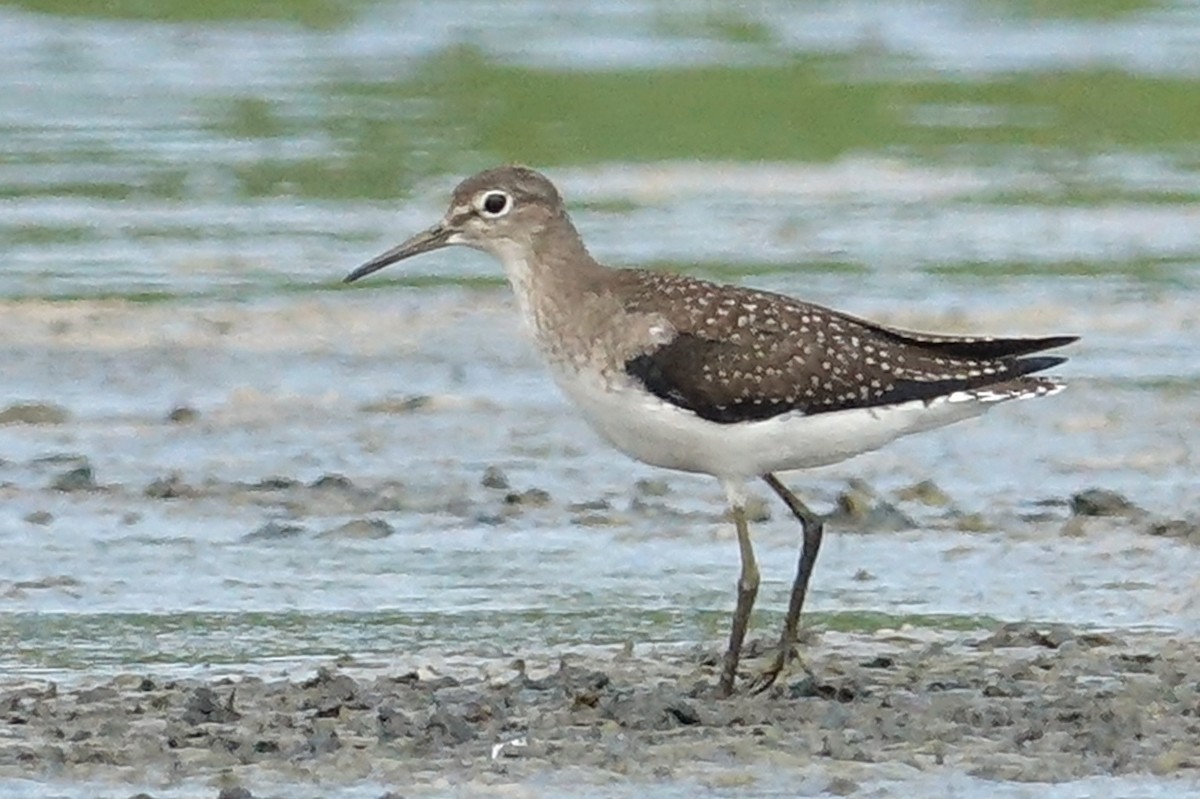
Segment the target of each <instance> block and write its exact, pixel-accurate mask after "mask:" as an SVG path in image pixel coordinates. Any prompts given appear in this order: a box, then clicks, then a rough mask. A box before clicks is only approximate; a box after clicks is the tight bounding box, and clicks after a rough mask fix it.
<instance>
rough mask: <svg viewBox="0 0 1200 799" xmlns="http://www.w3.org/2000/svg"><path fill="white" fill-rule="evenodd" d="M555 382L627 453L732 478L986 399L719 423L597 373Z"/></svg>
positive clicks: (860, 444) (793, 463) (858, 444)
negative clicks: (611, 382)
mask: <svg viewBox="0 0 1200 799" xmlns="http://www.w3.org/2000/svg"><path fill="white" fill-rule="evenodd" d="M555 380H556V382H557V383H558V384H559V386H560V387H561V388H562V390H563V392H564V393H565V394H566V395H567V396H568V398H570V399H571V400H572V401H573V402H574V403H575V404H576V405H577V406H578V407H579V409H580V410H581V411H582V412H583V416H584V418H585V419H586V420H587V421H588V423H589V424H590V425H591V427H592V428H593V429H595V430H596V432H598V433H599V434H600V435H601V436H603V437H604V438H605V439H606V440H607V441H608V442H610V443H611V444H612V445H613V446H615V447H617V448H618V449H620V450H621V451H623V452H625V453H626V454H627V455H630V456H631V457H633V458H636V459H637V460H640V461H643V462H645V463H649V464H651V465H653V466H661V467H664V468H667V469H678V470H681V471H687V472H702V473H705V474H711V475H715V476H717V477H720V478H730V479H744V478H750V477H756V476H759V475H762V474H766V473H768V472H777V471H788V470H791V469H807V468H812V467H816V466H826V465H829V464H832V463H838V462H840V461H843V460H846V459H847V458H851V457H853V456H855V455H858V454H860V453H863V452H869V451H870V450H873V449H877V448H879V447H881V446H883V445H884V444H887V443H888V442H890V441H892V440H894V439H896V438H898V437H900V436H903V435H907V434H909V433H915V432H919V431H921V430H928V429H931V428H934V427H940V426H942V425H946V424H951V423H952V422H956V421H959V420H961V419H966V418H969V417H972V416H976V415H978V414H980V413H982V412H983V411H984V410H985V409H986V408H987V404H988V403H985V402H981V401H978V400H973V399H963V398H959V399H958V401H954V402H951V401H948V400H946V399H938V400H935V401H934V402H932V403H930V404H926V403H924V402H922V401H919V400H918V401H914V402H907V403H903V404H900V405H895V406H888V407H882V408H871V409H852V410H845V411H835V412H831V413H821V414H815V415H811V416H806V415H803V414H800V413H789V414H783V415H781V416H777V417H774V418H771V419H764V420H762V421H754V422H736V423H732V424H720V423H717V422H711V421H708V420H705V419H702V418H700V417H699V416H697V415H696V414H694V413H691V412H690V411H686V410H683V409H681V408H679V407H677V406H675V405H672V404H671V403H668V402H665V401H663V400H660V399H658V398H657V397H655V396H653V395H651V394H648V393H646V392H644V391H640V390H638V389H636V388H634V387H632V386H616V387H614V386H611V385H605V384H604V383H602V382H601V381H600V379H599V376H598V375H597V376H596V377H595V378H591V377H589V376H588V375H585V374H582V373H580V372H575V371H567V370H563V371H559V370H555Z"/></svg>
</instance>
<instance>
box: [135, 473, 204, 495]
mask: <svg viewBox="0 0 1200 799" xmlns="http://www.w3.org/2000/svg"><path fill="white" fill-rule="evenodd" d="M142 493H143V494H145V496H146V497H148V498H149V499H179V498H182V497H194V496H196V489H194V488H192V487H191V486H190V485H188V484H187V483H185V482H184V481H183V477H182V476H181V475H180V474H179V473H178V472H172V473H171V474H168V475H166V476H164V477H158V478H156V479H154V480H153V481H151V483H150V485H148V486H146V490H145V491H143V492H142Z"/></svg>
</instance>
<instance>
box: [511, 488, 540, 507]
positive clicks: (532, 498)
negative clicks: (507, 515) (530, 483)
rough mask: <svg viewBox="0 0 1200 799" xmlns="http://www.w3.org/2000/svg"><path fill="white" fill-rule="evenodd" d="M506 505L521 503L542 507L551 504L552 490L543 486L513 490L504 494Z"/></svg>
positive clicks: (524, 505)
mask: <svg viewBox="0 0 1200 799" xmlns="http://www.w3.org/2000/svg"><path fill="white" fill-rule="evenodd" d="M504 504H505V505H519V506H521V507H526V508H541V507H545V506H546V505H549V504H550V492H549V491H546V490H545V489H542V488H531V489H529V490H528V491H512V492H510V493H508V494H505V495H504Z"/></svg>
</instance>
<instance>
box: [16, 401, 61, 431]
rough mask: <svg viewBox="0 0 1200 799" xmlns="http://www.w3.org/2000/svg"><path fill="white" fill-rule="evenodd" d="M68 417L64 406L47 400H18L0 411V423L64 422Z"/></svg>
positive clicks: (33, 423) (34, 423)
mask: <svg viewBox="0 0 1200 799" xmlns="http://www.w3.org/2000/svg"><path fill="white" fill-rule="evenodd" d="M70 419H71V414H70V413H68V412H67V410H66V408H62V407H60V406H58V405H54V404H52V403H49V402H19V403H15V404H13V405H9V406H8V407H7V408H5V409H4V410H2V411H0V425H6V424H30V425H39V424H64V423H65V422H67V421H69V420H70Z"/></svg>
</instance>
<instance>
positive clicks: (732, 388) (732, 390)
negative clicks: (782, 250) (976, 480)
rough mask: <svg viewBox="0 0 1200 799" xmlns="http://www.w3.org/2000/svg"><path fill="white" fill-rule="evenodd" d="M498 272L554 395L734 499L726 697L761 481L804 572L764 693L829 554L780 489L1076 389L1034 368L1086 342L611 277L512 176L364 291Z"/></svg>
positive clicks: (638, 451)
mask: <svg viewBox="0 0 1200 799" xmlns="http://www.w3.org/2000/svg"><path fill="white" fill-rule="evenodd" d="M455 244H459V245H464V246H467V247H472V248H474V249H477V250H483V251H484V252H488V253H491V254H492V255H494V256H495V257H496V258H497V259H499V261H500V262H501V264H503V266H504V272H505V274H506V275H507V277H508V281H509V283H511V284H512V287H513V290H514V292H515V293H516V297H517V304H518V306H519V307H520V312H521V316H522V317H523V318H524V320H525V321H526V322H527V323H528V326H529V328H530V329H531V332H532V335H533V339H534V341H535V342H536V346H537V348H538V350H540V351H541V354H542V356H543V357H544V358H545V360H546V362H547V364H549V366H550V370H551V372H552V373H553V375H554V379H555V381H556V382H557V383H558V385H559V386H560V387H561V389H562V390H563V392H564V393H565V394H566V395H567V397H569V398H570V399H571V401H573V402H574V403H575V404H576V405H577V406H578V407H579V409H580V410H581V411H582V412H583V415H584V417H585V418H586V419H587V421H588V422H589V423H590V424H591V426H592V427H593V428H594V429H595V430H596V431H597V432H598V433H599V434H600V435H601V436H602V437H604V438H605V439H607V440H608V441H609V443H611V444H612V445H613V446H615V447H617V449H620V450H621V451H623V452H625V453H626V454H628V455H630V456H632V457H634V458H636V459H638V460H640V461H643V462H645V463H649V464H652V465H654V466H661V467H664V468H667V469H678V470H682V471H687V472H699V473H702V474H711V475H713V476H714V477H716V478H717V479H718V480H720V481H721V485H722V486H723V487H724V489H725V495H726V497H727V499H728V501H729V506H730V509H731V515H732V517H733V521H734V525H735V527H736V529H737V540H738V547H739V549H740V551H741V566H742V567H741V574H740V576H739V578H738V582H737V605H736V609H735V611H734V616H733V626H732V629H731V631H730V635H729V646H728V648H727V649H726V652H725V657H724V659H723V661H722V664H721V674H720V678H719V682H718V684H717V689H718V693H719V694H720V695H722V696H727V695H729V694H730V693H731V692H732V690H733V685H734V679H735V677H736V675H737V667H738V658H739V655H740V653H741V648H742V641H743V639H744V638H745V635H746V626H747V623H748V622H749V619H750V611H751V608H752V607H753V605H754V598H755V596H756V595H757V593H758V582H759V575H758V565H757V563H756V561H755V557H754V549H753V546H752V545H751V542H750V532H749V528H748V526H747V523H746V512H745V505H746V484H747V483H748V482H749V481H750V480H752V479H755V478H759V479H762V480H763V481H764V482H766V484H767V485H768V486H770V487H771V490H772V491H774V492H775V493H776V494H778V495H779V497H780V498H781V499H782V500H783V502H784V503H785V504H786V505H787V506H788V509H789V510H790V511H791V512H792V514H793V515H794V516H795V517H796V518H797V519H798V520H799V522H800V525H801V528H802V530H803V543H802V545H801V548H800V563H799V568H798V569H797V573H796V579H795V581H794V582H793V584H792V592H791V599H790V601H789V603H788V609H787V616H786V618H785V622H784V626H783V634H782V636H781V637H780V642H779V649H778V651H777V652H776V654H775V657H774V658H773V661H772V663H771V664H770V665H769V666H768V668H767V669H766V670H765V671H763V672H762V673H761V674H759V675H758V676H757V677H756V678H755V680H754V681H753V683H752V685H751V689H752V690H756V691H761V690H765V689H766V688H768V687H769V686H771V685H772V684H773V683H774V682H775V679H776V678H777V677H778V675H779V674H780V672H781V671H782V670H783V669H784V666H785V664H786V663H787V660H788V658H789V657H790V656H791V654H792V650H793V648H794V646H795V643H796V633H797V628H798V626H799V621H800V610H801V608H802V607H803V605H804V596H805V593H806V592H807V590H808V581H809V577H810V575H811V574H812V569H813V564H814V563H815V562H816V559H817V551H818V550H819V548H820V546H821V535H822V520H821V517H820V516H818V515H817V514H816V513H814V512H813V511H811V510H810V509H809V508H808V507H807V506H806V505H805V504H804V503H803V502H801V501H800V500H799V499H798V498H797V497H796V496H795V495H794V494H793V493H792V492H791V491H789V490H788V489H787V488H786V487H785V486H784V485H783V483H781V482H780V481H779V479H778V478H777V477H776V476H775V473H776V472H785V471H789V470H792V469H806V468H810V467H815V466H824V465H828V464H831V463H837V462H839V461H842V460H845V459H847V458H850V457H852V456H854V455H857V454H859V453H862V452H867V451H869V450H873V449H876V448H878V447H881V446H883V445H884V444H886V443H888V442H889V441H892V440H893V439H895V438H898V437H900V436H903V435H907V434H909V433H915V432H918V431H922V430H930V429H932V428H935V427H941V426H942V425H946V424H950V423H951V422H957V421H959V420H961V419H966V418H969V417H972V416H975V415H977V414H980V413H982V412H983V411H985V410H986V409H987V408H989V407H990V406H992V405H994V404H996V403H998V402H1004V401H1006V400H1012V399H1024V398H1027V397H1041V396H1046V395H1049V394H1054V393H1056V392H1058V391H1060V390H1062V388H1063V384H1062V383H1060V382H1058V381H1057V380H1054V379H1052V378H1047V377H1033V376H1031V375H1032V374H1033V373H1034V372H1040V371H1042V370H1043V369H1048V368H1050V367H1053V366H1056V365H1058V364H1060V363H1062V362H1063V361H1064V360H1066V359H1065V358H1060V357H1055V356H1035V357H1027V356H1029V355H1030V354H1031V353H1036V352H1040V351H1042V350H1047V349H1052V348H1054V347H1060V346H1063V345H1065V344H1069V343H1070V342H1072V341H1074V340H1075V337H1074V336H1052V337H1046V338H992V337H967V336H942V335H928V334H924V333H915V332H911V331H907V330H899V329H896V328H892V327H887V326H884V325H880V324H875V323H874V322H869V321H866V320H864V319H859V318H856V317H853V316H850V315H848V314H844V313H839V312H837V311H833V310H830V309H828V308H824V307H821V306H819V305H813V304H811V303H807V302H803V301H801V300H797V299H793V298H791V297H787V296H784V295H781V294H774V293H771V292H767V291H757V290H755V289H750V288H743V287H741V286H728V285H720V284H716V283H710V282H708V281H704V280H698V279H696V278H691V277H686V276H684V275H678V274H671V273H664V272H652V271H645V270H640V269H613V268H610V267H606V266H603V265H601V264H600V263H599V262H597V261H596V260H595V259H594V258H592V256H591V254H590V253H589V252H588V251H587V248H586V247H585V246H584V244H583V241H582V240H581V239H580V237H579V233H578V232H577V231H576V230H575V226H574V225H573V224H572V223H571V219H570V217H569V216H568V215H567V211H566V208H565V206H564V204H563V200H562V197H561V195H560V194H559V192H558V190H557V189H556V188H555V187H554V184H552V183H551V182H550V181H549V180H548V179H547V178H546V177H545V176H544V175H542V174H540V173H538V172H535V171H534V170H532V169H528V168H526V167H522V166H503V167H498V168H495V169H489V170H487V171H485V172H480V173H479V174H477V175H475V176H473V177H470V178H467V179H466V180H464V181H463V182H462V183H460V184H459V185H458V187H457V188H456V189H455V190H454V194H453V196H452V197H451V199H450V208H449V210H447V211H446V214H445V216H443V217H442V219H441V221H440V222H438V223H437V224H436V225H434V226H433V227H431V228H429V229H428V230H426V231H424V232H422V233H418V234H417V235H415V236H413V237H412V238H410V239H409V240H408V241H406V242H404V243H403V244H401V245H399V246H397V247H395V248H393V249H391V250H388V251H387V252H385V253H383V254H382V255H380V256H378V257H376V258H373V259H372V260H370V261H368V262H367V263H365V264H363V265H362V266H360V267H359V268H358V269H355V270H354V271H353V272H352V273H350V275H348V276H347V277H346V281H347V282H350V281H354V280H358V279H359V278H361V277H363V276H365V275H369V274H371V273H372V272H374V271H376V270H378V269H382V268H383V267H385V266H388V265H389V264H394V263H396V262H397V261H401V260H403V259H405V258H409V257H411V256H413V255H418V254H420V253H424V252H429V251H431V250H436V249H439V248H441V247H447V246H450V245H455Z"/></svg>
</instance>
